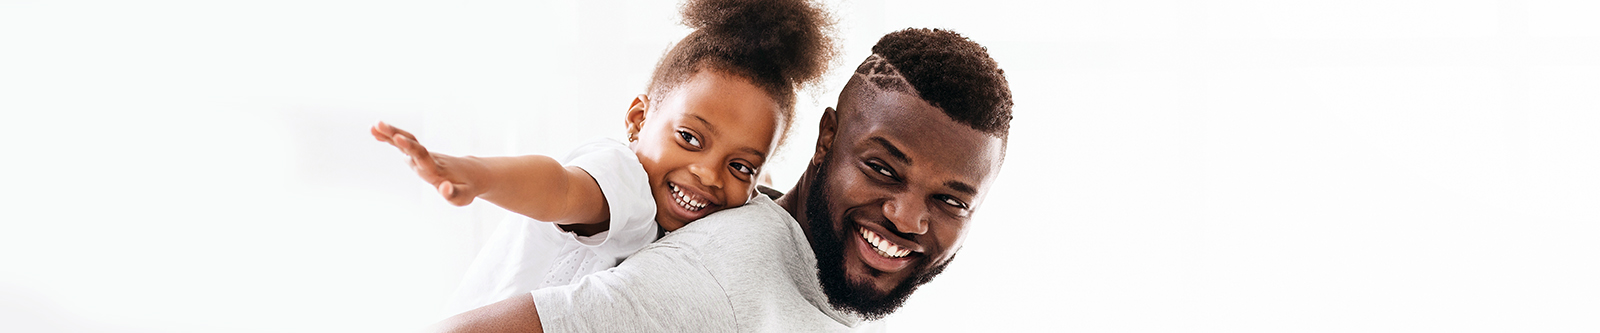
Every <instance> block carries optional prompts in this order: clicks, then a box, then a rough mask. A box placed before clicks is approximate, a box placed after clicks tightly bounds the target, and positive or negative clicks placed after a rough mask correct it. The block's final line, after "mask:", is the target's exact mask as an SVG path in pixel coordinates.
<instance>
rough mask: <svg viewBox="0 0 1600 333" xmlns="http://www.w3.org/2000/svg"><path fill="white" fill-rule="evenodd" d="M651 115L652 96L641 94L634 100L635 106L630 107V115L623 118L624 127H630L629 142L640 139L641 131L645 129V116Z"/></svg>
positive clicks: (630, 105)
mask: <svg viewBox="0 0 1600 333" xmlns="http://www.w3.org/2000/svg"><path fill="white" fill-rule="evenodd" d="M647 113H650V96H647V95H645V94H639V96H637V97H634V98H633V104H629V105H628V114H627V115H626V116H624V117H623V122H624V125H625V126H627V127H628V142H633V141H634V140H638V139H639V130H642V129H644V116H645V114H647Z"/></svg>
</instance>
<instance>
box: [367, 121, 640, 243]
mask: <svg viewBox="0 0 1600 333" xmlns="http://www.w3.org/2000/svg"><path fill="white" fill-rule="evenodd" d="M371 132H372V136H373V137H374V138H376V139H378V141H383V142H387V143H389V144H390V145H394V146H395V148H399V149H400V152H402V153H405V154H406V155H407V156H410V157H411V160H410V161H409V164H411V168H412V170H415V171H416V172H417V176H419V177H422V180H423V181H425V182H428V184H432V185H433V186H434V187H435V188H437V189H438V190H439V194H440V195H442V196H444V198H445V200H448V201H450V204H453V205H456V206H465V205H467V204H470V203H472V200H473V198H477V197H481V198H483V199H484V200H488V201H489V202H490V203H493V204H495V205H498V206H500V207H502V208H505V209H506V210H510V211H512V212H516V213H518V214H522V215H525V216H527V217H531V218H533V219H536V220H540V221H550V222H555V223H556V224H561V225H564V228H565V229H567V230H570V231H573V232H576V233H578V234H580V235H592V234H594V233H597V232H600V231H604V230H605V227H606V226H607V225H606V224H605V223H604V222H606V221H607V220H608V219H610V215H611V214H610V207H608V206H607V204H606V200H605V196H604V195H603V194H601V192H600V185H599V184H598V183H596V182H595V180H594V178H593V177H590V176H589V173H588V172H585V171H583V169H580V168H578V167H564V166H562V165H561V163H560V162H558V161H556V160H555V159H554V158H550V157H549V156H543V155H526V156H506V157H474V156H461V157H457V156H450V155H444V154H436V153H431V152H429V151H428V149H427V148H425V147H423V146H422V144H421V143H419V142H417V138H416V136H413V135H411V133H409V132H406V131H404V130H401V129H399V128H395V127H394V126H389V124H385V123H383V122H379V123H378V124H377V125H374V126H372V130H371Z"/></svg>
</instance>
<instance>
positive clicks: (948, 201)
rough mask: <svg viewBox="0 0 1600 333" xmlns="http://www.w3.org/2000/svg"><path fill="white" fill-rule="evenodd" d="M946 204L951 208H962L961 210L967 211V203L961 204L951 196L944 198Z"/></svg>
mask: <svg viewBox="0 0 1600 333" xmlns="http://www.w3.org/2000/svg"><path fill="white" fill-rule="evenodd" d="M944 203H945V204H946V205H950V206H951V207H955V208H960V209H967V203H965V202H961V200H959V199H956V198H955V197H951V196H946V197H944Z"/></svg>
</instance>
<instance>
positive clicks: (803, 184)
mask: <svg viewBox="0 0 1600 333" xmlns="http://www.w3.org/2000/svg"><path fill="white" fill-rule="evenodd" d="M810 184H811V177H807V176H802V177H800V180H799V181H797V182H795V184H794V188H791V189H789V192H787V193H785V194H784V195H783V196H782V197H779V198H778V199H777V200H773V201H774V202H775V203H777V204H778V206H779V207H783V210H785V211H788V212H789V216H790V217H793V218H794V221H795V223H798V224H800V230H802V231H805V233H806V240H808V241H809V240H810V239H811V223H807V222H806V195H807V194H808V193H806V191H805V189H807V188H810Z"/></svg>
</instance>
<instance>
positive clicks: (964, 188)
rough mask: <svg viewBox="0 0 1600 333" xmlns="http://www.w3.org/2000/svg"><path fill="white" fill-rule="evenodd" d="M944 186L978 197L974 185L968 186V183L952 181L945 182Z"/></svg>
mask: <svg viewBox="0 0 1600 333" xmlns="http://www.w3.org/2000/svg"><path fill="white" fill-rule="evenodd" d="M944 186H947V187H950V189H952V190H956V192H961V193H964V194H966V195H978V190H977V189H974V188H972V185H967V183H963V182H959V181H954V180H952V181H947V182H944Z"/></svg>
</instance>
